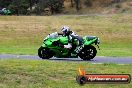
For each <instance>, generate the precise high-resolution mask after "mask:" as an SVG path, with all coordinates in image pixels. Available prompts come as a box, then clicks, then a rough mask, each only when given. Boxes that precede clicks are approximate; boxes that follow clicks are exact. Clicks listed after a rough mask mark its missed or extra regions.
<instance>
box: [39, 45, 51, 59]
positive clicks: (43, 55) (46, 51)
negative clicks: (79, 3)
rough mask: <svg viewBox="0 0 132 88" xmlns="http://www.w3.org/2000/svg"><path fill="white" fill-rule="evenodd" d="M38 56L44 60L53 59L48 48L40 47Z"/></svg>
mask: <svg viewBox="0 0 132 88" xmlns="http://www.w3.org/2000/svg"><path fill="white" fill-rule="evenodd" d="M38 56H39V57H40V58H42V59H49V58H52V57H53V53H52V52H51V51H50V50H49V49H48V48H43V47H40V48H39V49H38Z"/></svg>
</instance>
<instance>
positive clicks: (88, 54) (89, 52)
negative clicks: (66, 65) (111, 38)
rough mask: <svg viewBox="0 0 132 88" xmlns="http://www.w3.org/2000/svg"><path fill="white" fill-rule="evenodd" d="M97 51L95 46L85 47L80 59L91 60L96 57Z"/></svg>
mask: <svg viewBox="0 0 132 88" xmlns="http://www.w3.org/2000/svg"><path fill="white" fill-rule="evenodd" d="M96 53H97V50H96V48H95V47H94V46H92V45H89V46H85V47H84V48H83V49H82V51H81V52H80V53H79V57H80V58H81V59H83V60H91V59H93V58H94V57H95V56H96Z"/></svg>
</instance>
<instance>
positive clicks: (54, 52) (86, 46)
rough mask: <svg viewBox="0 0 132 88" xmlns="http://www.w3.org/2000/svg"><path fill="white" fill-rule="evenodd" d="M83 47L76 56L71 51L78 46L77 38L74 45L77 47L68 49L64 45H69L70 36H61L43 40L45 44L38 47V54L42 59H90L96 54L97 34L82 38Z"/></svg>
mask: <svg viewBox="0 0 132 88" xmlns="http://www.w3.org/2000/svg"><path fill="white" fill-rule="evenodd" d="M82 42H83V47H82V49H81V51H80V52H79V53H77V54H76V56H72V55H71V53H72V52H73V51H74V49H75V48H76V47H78V45H77V43H76V40H74V42H73V44H72V46H74V47H75V48H72V49H67V48H64V47H63V45H68V37H64V36H59V37H57V38H48V39H46V40H44V41H43V44H42V45H41V47H40V48H39V49H38V56H39V57H40V58H42V59H49V58H52V57H53V56H54V57H57V58H72V57H76V58H77V57H78V56H79V57H80V58H81V59H83V60H90V59H93V58H94V57H95V56H96V53H97V50H96V48H95V47H94V46H93V44H95V45H97V46H98V44H99V38H98V37H96V36H85V37H83V38H82Z"/></svg>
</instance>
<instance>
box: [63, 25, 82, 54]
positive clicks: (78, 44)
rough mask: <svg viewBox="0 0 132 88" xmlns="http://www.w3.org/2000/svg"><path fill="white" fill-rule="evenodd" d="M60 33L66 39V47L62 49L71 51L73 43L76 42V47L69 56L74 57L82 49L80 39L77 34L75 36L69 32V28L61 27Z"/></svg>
mask: <svg viewBox="0 0 132 88" xmlns="http://www.w3.org/2000/svg"><path fill="white" fill-rule="evenodd" d="M61 32H62V34H63V36H67V37H68V42H69V43H68V45H67V46H66V45H64V48H69V49H71V48H72V47H73V41H74V40H76V42H77V46H78V47H76V48H75V49H74V51H73V53H71V56H76V55H77V54H78V53H79V52H80V51H81V50H82V48H83V43H82V38H80V37H79V36H78V35H77V34H75V33H74V32H73V31H71V30H70V27H68V26H63V27H62V28H61Z"/></svg>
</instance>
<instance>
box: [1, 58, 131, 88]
mask: <svg viewBox="0 0 132 88" xmlns="http://www.w3.org/2000/svg"><path fill="white" fill-rule="evenodd" d="M79 66H82V67H84V68H85V69H86V72H87V73H90V74H91V73H92V74H96V73H97V74H130V75H132V68H131V67H132V65H129V64H127V65H119V64H106V63H104V64H91V63H88V62H61V61H47V60H43V61H42V60H16V59H12V60H2V59H1V60H0V87H1V88H62V87H63V88H80V87H82V88H91V87H92V88H106V87H107V88H131V86H132V83H130V84H87V85H84V86H80V85H78V84H77V83H76V81H75V78H76V75H77V70H78V67H79Z"/></svg>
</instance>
